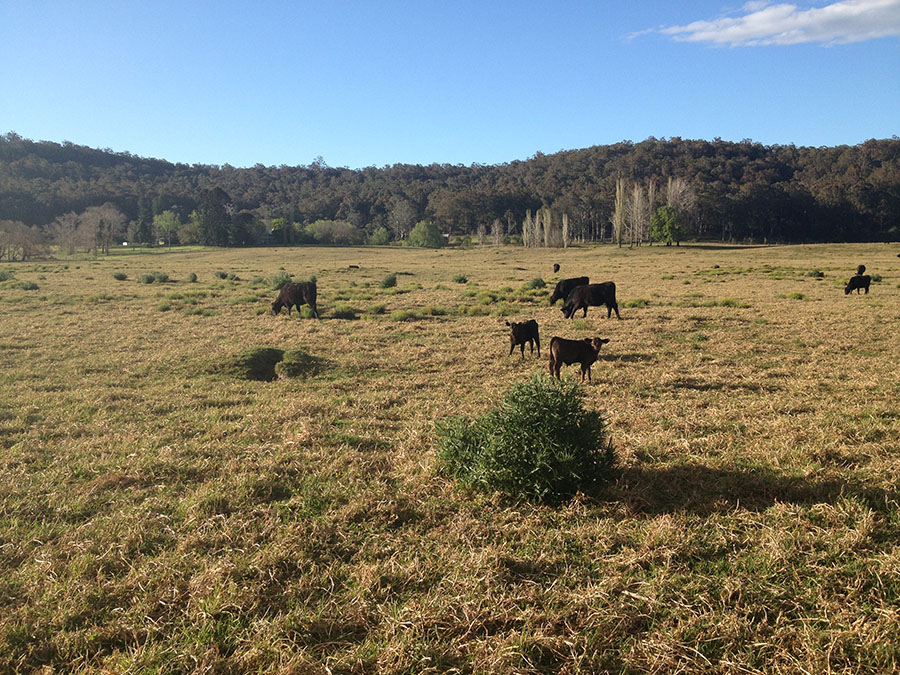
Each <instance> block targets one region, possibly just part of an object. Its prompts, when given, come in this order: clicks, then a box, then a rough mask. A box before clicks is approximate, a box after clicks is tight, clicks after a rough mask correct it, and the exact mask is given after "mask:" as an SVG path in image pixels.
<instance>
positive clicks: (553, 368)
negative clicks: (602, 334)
mask: <svg viewBox="0 0 900 675" xmlns="http://www.w3.org/2000/svg"><path fill="white" fill-rule="evenodd" d="M607 342H609V339H608V338H599V337H594V338H584V339H583V340H567V339H565V338H561V337H555V336H554V337H553V338H552V339H551V340H550V375H552V376H553V377H555V378H556V379H557V380H558V379H560V377H559V369H560V368H561V367H562V365H563V364H566V365H567V366H570V365H572V364H573V363H580V364H581V381H582V382H584V375H585V373H587V379H588V381H589V382H590V380H591V365H592V364H593V363H594V361H596V360H597V357H598V356H599V355H600V348H601V347H602V346H603V345H605V344H606V343H607Z"/></svg>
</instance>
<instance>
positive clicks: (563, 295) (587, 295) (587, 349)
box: [272, 265, 871, 382]
mask: <svg viewBox="0 0 900 675" xmlns="http://www.w3.org/2000/svg"><path fill="white" fill-rule="evenodd" d="M553 271H554V272H558V271H559V265H554V266H553ZM865 271H866V266H865V265H859V267H857V269H856V275H854V276H852V277H850V281H849V282H848V283H847V286H846V287H845V288H844V294H845V295H846V294H848V293H850V292H851V291H853V290H854V289H855V290H856V292H857V294H858V293H859V291H860V290H861V289H865V291H866V293H868V292H869V284H870V282H871V277H870V276H869V275H868V274H865ZM557 300H564V302H563V306H562V313H563V316H565V317H566V318H567V319H571V318H572V317H573V316H574V315H575V312H577V311H578V310H579V309H581V310H584V313H583V314H582V317H586V316H587V310H588V307H600V306H603V305H605V306H606V318H610V317H611V316H612V313H613V312H615V313H616V318H617V319H621V318H622V317H621V316H619V304H618V303H617V302H616V285H615V283H613V282H612V281H604V282H603V283H599V284H592V283H590V279H589V278H588V277H573V278H571V279H563V280H561V281H560V282H558V283H557V284H556V287H555V288H554V289H553V294H552V295H551V296H550V305H551V306H553V305H554V304H555V303H556V301H557ZM301 305H309V307H310V309H311V310H312V313H313V316H315V317H316V318H317V319H318V318H319V312H318V310H317V309H316V282H315V281H301V282H295V283H288V284H285V285H284V286H283V287H282V288H281V291H280V292H279V293H278V297H277V298H276V300H275V302H273V303H272V313H273V314H278V313H279V312H281V309H282V308H283V307H287V311H288V315H290V313H291V307H292V306H293V307H296V308H297V311H298V312H299V311H300V306H301ZM506 325H507V326H509V355H512V353H513V351H514V350H515V348H516V347H517V346H518V347H519V348H520V349H521V352H522V358H525V345H526V344H528V345H529V347H530V349H531V353H532V354H533V353H534V348H535V346H537V355H538V357H540V355H541V338H540V334H539V332H538V323H537V321H535V320H534V319H529V320H528V321H521V322H513V323H510V322H509V321H507V322H506ZM608 342H609V339H607V338H600V337H593V338H584V339H582V340H569V339H566V338H561V337H557V336H554V337H553V338H551V339H550V374H551V375H552V376H554V377H556V378H557V379H559V377H560V375H559V371H560V367H561V366H562V365H563V364H565V365H567V366H568V365H572V364H575V363H577V364H579V365H580V366H581V381H582V382H583V381H584V378H585V375H586V376H587V379H588V381H590V379H591V365H593V363H594V362H595V361H596V360H597V358H598V357H599V355H600V348H601V347H602V346H603V345H605V344H606V343H608Z"/></svg>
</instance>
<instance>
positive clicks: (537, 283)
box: [522, 277, 547, 290]
mask: <svg viewBox="0 0 900 675" xmlns="http://www.w3.org/2000/svg"><path fill="white" fill-rule="evenodd" d="M546 285H547V282H546V281H544V280H543V279H541V278H540V277H537V278H535V279H532V280H531V281H527V282H525V283H524V284H522V288H523V289H525V290H530V289H532V288H543V287H544V286H546Z"/></svg>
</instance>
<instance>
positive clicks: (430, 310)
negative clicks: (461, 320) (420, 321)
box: [419, 305, 447, 316]
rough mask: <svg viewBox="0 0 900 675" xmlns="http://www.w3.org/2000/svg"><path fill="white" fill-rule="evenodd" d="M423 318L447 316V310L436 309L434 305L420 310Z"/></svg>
mask: <svg viewBox="0 0 900 675" xmlns="http://www.w3.org/2000/svg"><path fill="white" fill-rule="evenodd" d="M419 312H420V313H421V314H422V316H446V315H447V310H446V309H444V308H443V307H435V306H434V305H426V306H425V307H423V308H422V309H420V310H419Z"/></svg>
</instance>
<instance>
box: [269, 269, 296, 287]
mask: <svg viewBox="0 0 900 675" xmlns="http://www.w3.org/2000/svg"><path fill="white" fill-rule="evenodd" d="M292 280H293V279H292V277H291V275H290V274H288V273H287V272H279V273H278V274H276V275H275V276H273V277H272V278H270V279H269V285H270V286H271V287H272V290H275V291H280V290H281V289H282V288H284V285H285V284H289V283H291V281H292Z"/></svg>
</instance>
